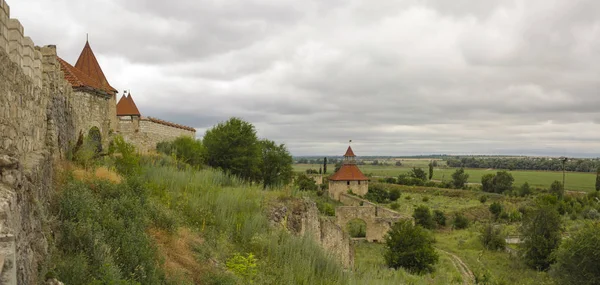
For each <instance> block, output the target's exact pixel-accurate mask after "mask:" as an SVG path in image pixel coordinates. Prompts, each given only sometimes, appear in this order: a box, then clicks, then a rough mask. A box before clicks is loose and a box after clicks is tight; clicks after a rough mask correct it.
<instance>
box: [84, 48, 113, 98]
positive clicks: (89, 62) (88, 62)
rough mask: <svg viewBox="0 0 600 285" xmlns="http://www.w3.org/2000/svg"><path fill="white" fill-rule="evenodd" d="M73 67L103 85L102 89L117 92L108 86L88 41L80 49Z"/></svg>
mask: <svg viewBox="0 0 600 285" xmlns="http://www.w3.org/2000/svg"><path fill="white" fill-rule="evenodd" d="M75 67H76V68H77V69H79V70H81V71H82V72H83V73H85V74H86V75H87V76H89V77H90V78H92V79H94V80H96V81H98V82H99V83H100V86H102V87H103V88H102V89H104V90H106V91H109V92H113V93H117V90H116V89H115V88H113V87H112V86H110V84H109V83H108V80H106V77H105V76H104V72H102V68H101V67H100V64H98V60H96V56H95V55H94V52H93V51H92V48H91V47H90V43H89V42H88V41H86V42H85V46H84V47H83V50H82V51H81V55H79V59H77V63H75Z"/></svg>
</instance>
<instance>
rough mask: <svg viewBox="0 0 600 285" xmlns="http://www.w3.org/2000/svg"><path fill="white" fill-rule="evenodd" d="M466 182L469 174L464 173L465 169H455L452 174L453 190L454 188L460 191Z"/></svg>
mask: <svg viewBox="0 0 600 285" xmlns="http://www.w3.org/2000/svg"><path fill="white" fill-rule="evenodd" d="M468 180H469V174H467V173H465V169H464V168H462V167H461V168H460V169H457V170H456V171H455V172H454V173H453V174H452V185H454V188H456V189H461V188H463V187H465V184H466V183H467V181H468Z"/></svg>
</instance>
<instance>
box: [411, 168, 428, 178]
mask: <svg viewBox="0 0 600 285" xmlns="http://www.w3.org/2000/svg"><path fill="white" fill-rule="evenodd" d="M409 175H410V176H411V177H412V178H416V179H420V180H422V181H425V180H427V174H426V173H425V170H423V169H422V168H416V167H413V169H412V170H411V171H410V173H409Z"/></svg>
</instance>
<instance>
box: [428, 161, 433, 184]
mask: <svg viewBox="0 0 600 285" xmlns="http://www.w3.org/2000/svg"><path fill="white" fill-rule="evenodd" d="M428 166H429V180H431V178H433V161H432V162H429V165H428Z"/></svg>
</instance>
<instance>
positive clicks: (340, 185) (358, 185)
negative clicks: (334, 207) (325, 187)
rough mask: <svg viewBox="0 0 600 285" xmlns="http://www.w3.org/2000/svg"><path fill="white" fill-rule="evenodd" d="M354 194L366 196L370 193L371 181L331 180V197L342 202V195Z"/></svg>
mask: <svg viewBox="0 0 600 285" xmlns="http://www.w3.org/2000/svg"><path fill="white" fill-rule="evenodd" d="M349 190H351V191H352V193H354V194H356V195H360V196H364V195H366V194H367V192H368V191H369V181H332V180H329V197H331V198H332V199H334V200H338V201H339V200H340V196H341V195H342V194H346V193H348V191H349Z"/></svg>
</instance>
